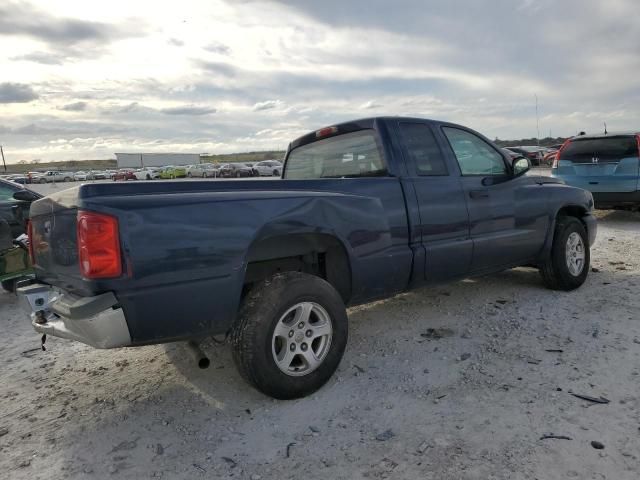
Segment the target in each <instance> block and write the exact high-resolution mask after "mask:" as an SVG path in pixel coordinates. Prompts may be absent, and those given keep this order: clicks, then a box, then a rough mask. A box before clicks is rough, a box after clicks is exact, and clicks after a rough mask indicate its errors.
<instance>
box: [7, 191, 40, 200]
mask: <svg viewBox="0 0 640 480" xmlns="http://www.w3.org/2000/svg"><path fill="white" fill-rule="evenodd" d="M13 198H14V199H15V200H20V201H21V202H34V201H36V200H38V199H39V198H40V195H38V194H37V193H36V192H32V191H31V190H26V189H25V190H18V191H17V192H15V193H14V194H13Z"/></svg>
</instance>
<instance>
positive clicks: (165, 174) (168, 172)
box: [160, 165, 187, 179]
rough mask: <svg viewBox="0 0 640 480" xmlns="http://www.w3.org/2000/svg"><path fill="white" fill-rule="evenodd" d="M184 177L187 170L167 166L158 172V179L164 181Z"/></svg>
mask: <svg viewBox="0 0 640 480" xmlns="http://www.w3.org/2000/svg"><path fill="white" fill-rule="evenodd" d="M186 176H187V170H186V169H185V168H184V167H174V166H173V165H169V166H167V167H164V168H163V169H162V170H161V171H160V178H164V179H174V178H184V177H186Z"/></svg>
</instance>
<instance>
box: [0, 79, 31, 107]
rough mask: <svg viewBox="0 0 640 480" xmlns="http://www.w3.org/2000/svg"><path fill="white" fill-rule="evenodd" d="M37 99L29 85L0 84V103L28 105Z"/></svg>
mask: <svg viewBox="0 0 640 480" xmlns="http://www.w3.org/2000/svg"><path fill="white" fill-rule="evenodd" d="M37 98H38V94H37V93H36V92H35V91H34V90H33V88H31V86H30V85H27V84H24V83H0V103H29V102H31V101H33V100H36V99H37Z"/></svg>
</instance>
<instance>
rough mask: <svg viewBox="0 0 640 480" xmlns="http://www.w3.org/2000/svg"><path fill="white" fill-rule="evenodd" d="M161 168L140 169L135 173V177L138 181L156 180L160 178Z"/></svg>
mask: <svg viewBox="0 0 640 480" xmlns="http://www.w3.org/2000/svg"><path fill="white" fill-rule="evenodd" d="M161 171H162V169H161V168H152V167H147V168H140V169H138V170H136V171H135V172H133V175H134V176H135V177H136V180H153V179H156V178H160V172H161Z"/></svg>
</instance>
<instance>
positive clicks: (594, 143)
mask: <svg viewBox="0 0 640 480" xmlns="http://www.w3.org/2000/svg"><path fill="white" fill-rule="evenodd" d="M551 175H552V176H553V177H555V178H559V179H562V180H563V181H564V182H565V183H566V184H567V185H573V186H575V187H579V188H584V189H585V190H589V191H590V192H591V193H592V194H593V198H594V200H595V204H596V208H603V209H607V208H638V207H640V133H635V132H629V133H609V134H606V135H604V134H603V135H580V136H576V137H573V138H570V139H568V140H567V141H566V142H565V143H564V145H562V148H560V150H559V151H558V153H557V155H556V159H555V160H554V161H553V166H552V169H551Z"/></svg>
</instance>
